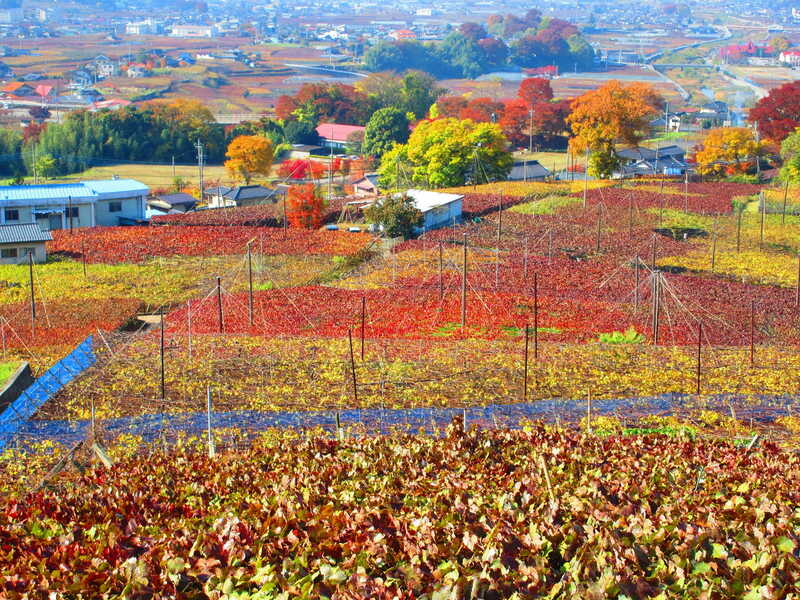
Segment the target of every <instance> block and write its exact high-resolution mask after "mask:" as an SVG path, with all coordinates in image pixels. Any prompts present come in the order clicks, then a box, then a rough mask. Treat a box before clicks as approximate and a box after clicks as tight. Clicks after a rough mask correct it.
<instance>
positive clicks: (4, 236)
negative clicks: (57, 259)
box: [0, 223, 53, 244]
mask: <svg viewBox="0 0 800 600" xmlns="http://www.w3.org/2000/svg"><path fill="white" fill-rule="evenodd" d="M52 240H53V236H52V235H51V234H50V232H49V231H42V228H41V227H39V225H38V224H36V223H20V224H19V225H0V244H25V243H27V242H51V241H52Z"/></svg>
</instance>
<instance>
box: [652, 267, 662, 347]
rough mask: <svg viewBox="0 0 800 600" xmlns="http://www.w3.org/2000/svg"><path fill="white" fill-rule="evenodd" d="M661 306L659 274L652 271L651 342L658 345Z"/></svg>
mask: <svg viewBox="0 0 800 600" xmlns="http://www.w3.org/2000/svg"><path fill="white" fill-rule="evenodd" d="M660 308H661V274H660V273H659V272H657V271H656V272H655V273H653V344H655V345H658V333H659V331H658V329H659V327H658V325H659V319H658V317H659V311H660Z"/></svg>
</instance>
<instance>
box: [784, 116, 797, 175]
mask: <svg viewBox="0 0 800 600" xmlns="http://www.w3.org/2000/svg"><path fill="white" fill-rule="evenodd" d="M781 160H783V166H782V167H781V179H783V180H784V181H786V180H787V179H788V180H789V181H790V182H792V183H798V182H800V127H798V128H797V129H795V130H794V132H793V133H790V134H789V135H788V136H787V137H786V139H784V140H783V141H782V142H781Z"/></svg>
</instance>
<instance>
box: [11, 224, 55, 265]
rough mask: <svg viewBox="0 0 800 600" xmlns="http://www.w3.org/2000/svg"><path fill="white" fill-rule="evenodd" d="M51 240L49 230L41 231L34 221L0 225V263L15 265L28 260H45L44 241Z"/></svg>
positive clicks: (37, 261) (39, 261)
mask: <svg viewBox="0 0 800 600" xmlns="http://www.w3.org/2000/svg"><path fill="white" fill-rule="evenodd" d="M52 240H53V236H52V235H51V234H50V232H49V231H42V229H41V227H39V225H37V224H36V223H20V224H18V225H11V224H5V225H0V264H4V265H17V264H22V263H27V262H29V261H30V258H29V256H32V257H33V262H35V263H43V262H46V261H47V249H46V246H45V243H46V242H50V241H52Z"/></svg>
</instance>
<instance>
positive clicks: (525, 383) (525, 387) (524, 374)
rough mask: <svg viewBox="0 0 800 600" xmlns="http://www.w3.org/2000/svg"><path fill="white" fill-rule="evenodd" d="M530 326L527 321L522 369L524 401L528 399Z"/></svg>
mask: <svg viewBox="0 0 800 600" xmlns="http://www.w3.org/2000/svg"><path fill="white" fill-rule="evenodd" d="M529 331H530V328H529V327H528V324H527V323H525V367H524V370H523V371H522V401H523V402H527V401H528V334H529Z"/></svg>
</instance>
